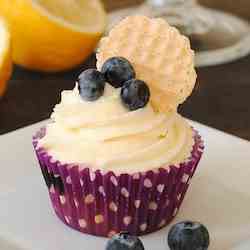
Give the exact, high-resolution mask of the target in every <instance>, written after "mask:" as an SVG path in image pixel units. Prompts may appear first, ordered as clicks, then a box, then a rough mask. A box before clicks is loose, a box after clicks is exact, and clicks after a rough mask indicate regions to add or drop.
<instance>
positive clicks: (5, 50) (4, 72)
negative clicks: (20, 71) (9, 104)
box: [0, 20, 12, 97]
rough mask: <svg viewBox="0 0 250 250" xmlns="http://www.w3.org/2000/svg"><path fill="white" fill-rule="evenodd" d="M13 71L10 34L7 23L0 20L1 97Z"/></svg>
mask: <svg viewBox="0 0 250 250" xmlns="http://www.w3.org/2000/svg"><path fill="white" fill-rule="evenodd" d="M11 72H12V59H11V45H10V35H9V32H8V29H7V27H6V24H5V23H4V22H3V21H2V20H0V97H1V96H2V95H3V94H4V92H5V90H6V87H7V82H8V80H9V78H10V76H11Z"/></svg>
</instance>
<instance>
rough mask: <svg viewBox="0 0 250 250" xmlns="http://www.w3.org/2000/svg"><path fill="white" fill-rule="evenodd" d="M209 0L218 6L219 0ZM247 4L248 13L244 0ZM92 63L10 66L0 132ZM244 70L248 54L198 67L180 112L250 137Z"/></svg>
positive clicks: (38, 108)
mask: <svg viewBox="0 0 250 250" xmlns="http://www.w3.org/2000/svg"><path fill="white" fill-rule="evenodd" d="M124 1H126V0H124ZM203 1H204V2H206V0H203ZM247 1H248V0H247ZM108 2H109V3H108ZM127 2H129V1H126V3H125V4H127ZM130 2H131V1H130ZM133 2H135V1H133ZM207 2H210V1H209V0H207ZM212 2H217V3H216V4H218V2H220V1H218V0H211V2H210V3H212ZM224 2H233V1H229V0H224ZM238 2H239V3H241V4H242V5H241V7H242V6H243V7H242V9H241V7H240V8H238V9H237V8H235V10H237V11H236V13H243V9H245V7H244V4H246V1H245V2H244V1H243V0H238V1H237V3H238ZM110 3H116V4H112V5H111V4H110ZM106 4H108V5H109V8H112V7H113V8H116V7H119V6H120V5H122V3H119V1H118V0H116V1H113V0H106ZM248 5H249V8H248V10H249V12H248V14H250V2H249V4H248ZM227 7H230V5H229V6H228V5H227ZM238 7H239V6H238ZM230 8H231V7H230ZM246 16H247V14H246ZM249 16H250V15H249ZM94 64H95V56H94V55H92V56H91V57H90V58H89V59H88V60H87V61H86V62H85V63H84V64H83V65H82V66H80V67H78V68H76V69H75V70H72V71H70V72H67V73H58V74H41V73H35V72H30V71H27V70H24V69H21V68H19V67H16V68H15V71H14V74H13V76H12V79H11V81H10V84H9V88H8V91H7V93H6V95H5V96H4V97H3V98H2V99H1V100H0V134H3V133H6V132H9V131H12V130H15V129H17V128H20V127H23V126H26V125H29V124H32V123H34V122H38V121H41V120H43V119H45V118H48V117H49V115H50V113H51V111H52V108H53V106H54V105H55V104H56V103H57V102H59V99H60V96H59V94H60V92H61V90H63V89H71V88H72V87H73V86H74V81H75V79H76V77H77V75H78V74H79V73H80V72H81V71H82V70H84V69H85V68H88V67H92V66H93V65H94ZM249 68H250V56H248V57H245V58H244V59H241V60H238V61H236V62H234V63H230V64H225V65H222V66H214V67H205V68H200V69H198V84H197V87H196V90H195V91H194V92H193V95H192V96H191V97H190V98H189V99H188V101H187V102H186V103H185V104H184V105H183V106H182V107H181V108H180V112H181V113H182V114H183V115H185V116H186V117H188V118H191V119H193V120H196V121H199V122H201V123H203V124H206V125H209V126H212V127H215V128H218V129H220V130H223V131H226V132H228V133H231V134H234V135H237V136H239V137H242V138H245V139H248V140H250V102H249V95H250V73H249V72H250V71H249Z"/></svg>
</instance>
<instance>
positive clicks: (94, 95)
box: [78, 69, 105, 101]
mask: <svg viewBox="0 0 250 250" xmlns="http://www.w3.org/2000/svg"><path fill="white" fill-rule="evenodd" d="M104 87H105V78H104V76H103V74H102V73H101V72H99V71H97V70H95V69H87V70H85V71H84V72H82V73H81V74H80V76H79V77H78V89H79V93H80V95H81V97H82V99H83V100H85V101H95V100H97V99H98V98H100V97H101V96H102V95H103V92H104Z"/></svg>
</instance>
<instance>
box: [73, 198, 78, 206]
mask: <svg viewBox="0 0 250 250" xmlns="http://www.w3.org/2000/svg"><path fill="white" fill-rule="evenodd" d="M74 203H75V206H76V207H79V202H78V200H77V199H76V198H74Z"/></svg>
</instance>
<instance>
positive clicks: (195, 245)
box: [168, 221, 209, 250]
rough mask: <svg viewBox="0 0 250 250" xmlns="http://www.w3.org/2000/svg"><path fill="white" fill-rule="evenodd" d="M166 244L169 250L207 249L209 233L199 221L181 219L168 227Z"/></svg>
mask: <svg viewBox="0 0 250 250" xmlns="http://www.w3.org/2000/svg"><path fill="white" fill-rule="evenodd" d="M168 245H169V248H170V249H171V250H207V249H208V246H209V233H208V230H207V229H206V227H205V226H204V225H202V224H201V223H199V222H192V221H183V222H180V223H177V224H175V225H174V226H173V227H172V228H171V229H170V231H169V234H168Z"/></svg>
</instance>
